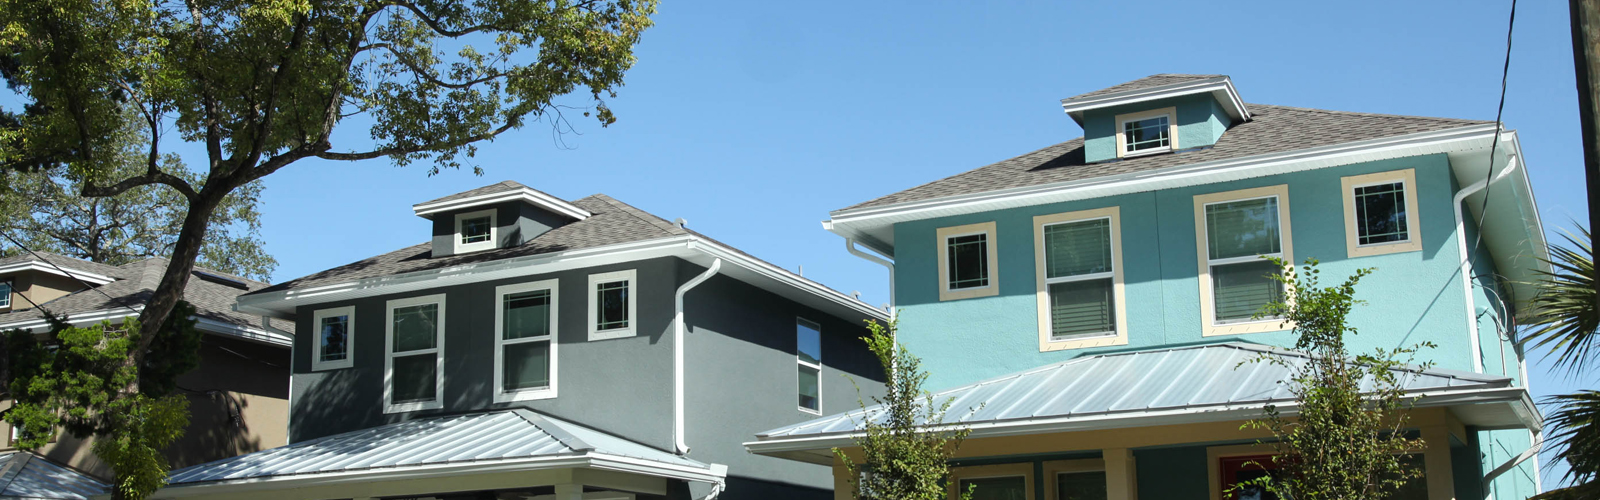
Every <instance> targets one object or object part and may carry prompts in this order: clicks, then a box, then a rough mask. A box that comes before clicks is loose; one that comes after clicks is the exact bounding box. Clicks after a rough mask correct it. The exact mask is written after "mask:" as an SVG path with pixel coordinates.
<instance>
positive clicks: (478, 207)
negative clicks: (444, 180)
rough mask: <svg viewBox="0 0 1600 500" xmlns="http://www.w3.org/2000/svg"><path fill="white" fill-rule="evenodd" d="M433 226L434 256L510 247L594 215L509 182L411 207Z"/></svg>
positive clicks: (561, 200)
mask: <svg viewBox="0 0 1600 500" xmlns="http://www.w3.org/2000/svg"><path fill="white" fill-rule="evenodd" d="M411 210H412V211H413V212H415V213H416V214H417V216H418V217H422V218H424V219H428V220H431V221H433V256H434V257H446V256H451V255H460V254H465V253H472V252H480V251H484V250H494V249H497V248H510V247H514V246H518V245H521V244H523V243H526V242H528V241H530V240H532V239H534V238H537V237H539V235H541V234H544V233H545V232H546V231H549V230H551V229H555V228H558V227H561V226H564V225H566V224H568V223H571V222H574V221H580V220H583V219H586V218H588V217H589V216H590V213H589V212H588V211H587V210H584V209H582V208H578V207H577V206H575V205H573V204H571V203H568V202H567V201H566V200H563V199H560V198H557V197H554V196H551V195H549V194H547V193H544V192H541V191H539V190H536V189H533V188H530V187H528V186H524V185H522V184H520V183H517V182H515V181H505V182H501V183H498V184H492V185H489V186H484V187H481V188H478V189H473V190H471V191H466V192H461V193H456V194H453V195H450V196H446V197H443V198H439V199H437V200H433V201H428V202H425V203H419V204H416V205H412V206H411Z"/></svg>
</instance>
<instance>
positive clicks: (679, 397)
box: [672, 258, 722, 455]
mask: <svg viewBox="0 0 1600 500" xmlns="http://www.w3.org/2000/svg"><path fill="white" fill-rule="evenodd" d="M721 269H722V259H721V258H718V259H717V260H714V261H711V268H710V269H707V270H706V272H703V273H700V275H699V276H695V277H694V279H691V280H689V282H688V283H684V284H683V286H680V287H678V293H676V294H674V295H673V297H672V310H673V316H672V335H673V340H672V443H673V445H674V446H677V448H678V454H679V455H688V454H689V444H688V443H685V442H684V438H683V342H684V340H685V339H684V333H685V331H686V330H687V328H684V325H683V294H685V293H688V292H689V290H690V289H693V288H694V287H696V286H699V285H700V284H701V283H704V282H705V281H706V280H708V279H711V277H712V276H716V274H717V271H718V270H721Z"/></svg>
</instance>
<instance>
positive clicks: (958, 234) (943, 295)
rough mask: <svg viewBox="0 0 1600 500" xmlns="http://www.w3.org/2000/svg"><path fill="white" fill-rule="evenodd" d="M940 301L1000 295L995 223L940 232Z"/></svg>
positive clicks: (947, 228)
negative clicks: (996, 276)
mask: <svg viewBox="0 0 1600 500" xmlns="http://www.w3.org/2000/svg"><path fill="white" fill-rule="evenodd" d="M936 233H937V235H938V237H939V246H940V250H939V252H940V253H939V300H954V299H964V298H970V297H987V296H992V295H996V294H997V293H998V291H999V287H998V284H997V283H996V278H995V274H994V273H995V272H996V270H997V268H998V265H997V262H996V259H995V257H996V256H995V251H994V248H993V246H994V241H995V236H994V235H995V223H993V222H984V223H980V224H969V225H965V226H956V227H945V228H939V230H938V231H936Z"/></svg>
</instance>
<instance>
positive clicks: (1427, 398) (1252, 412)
mask: <svg viewBox="0 0 1600 500" xmlns="http://www.w3.org/2000/svg"><path fill="white" fill-rule="evenodd" d="M1407 397H1408V398H1414V399H1415V400H1416V404H1415V407H1417V408H1430V407H1441V406H1456V405H1466V404H1487V403H1510V404H1512V405H1514V406H1513V409H1516V406H1517V405H1524V404H1526V405H1529V406H1531V404H1532V402H1531V400H1530V399H1528V398H1529V396H1528V391H1527V389H1525V388H1522V387H1495V388H1488V389H1481V388H1480V389H1443V390H1436V391H1421V392H1416V393H1411V394H1408V395H1407ZM1525 401H1526V403H1524V402H1525ZM1267 403H1269V402H1259V401H1258V402H1252V403H1234V404H1224V405H1207V406H1194V407H1186V408H1178V409H1170V410H1157V411H1117V412H1106V413H1099V414H1093V415H1084V416H1079V415H1072V416H1067V417H1053V418H1042V419H1031V418H1030V419H1017V420H1008V421H1002V422H986V423H976V424H959V425H955V426H937V427H933V428H931V429H930V430H949V429H956V428H966V429H970V430H971V431H972V432H971V434H969V435H968V436H967V438H968V439H974V438H984V437H1003V436H1020V435H1034V434H1049V433H1058V432H1077V431H1097V430H1108V429H1123V428H1131V427H1150V426H1157V425H1176V424H1194V423H1207V422H1226V421H1234V420H1245V419H1250V418H1256V417H1259V416H1261V408H1262V406H1263V405H1264V404H1267ZM1273 404H1275V405H1276V406H1277V408H1278V411H1279V412H1280V413H1281V414H1283V415H1288V416H1292V415H1295V414H1296V413H1298V411H1299V405H1297V404H1295V403H1294V402H1293V401H1289V402H1276V403H1273ZM1534 415H1535V416H1536V415H1537V414H1536V413H1535V414H1534ZM1519 418H1520V419H1521V420H1523V422H1524V423H1525V424H1527V423H1528V422H1529V421H1530V420H1529V419H1528V418H1522V417H1519ZM1533 420H1537V419H1536V418H1534V419H1533ZM857 437H860V433H859V432H854V431H846V432H834V433H828V434H819V435H814V436H806V437H799V438H778V439H769V440H757V441H749V442H746V443H744V446H745V449H746V450H747V451H749V452H750V453H755V454H768V453H775V452H794V451H808V450H818V449H829V448H836V447H841V446H851V445H853V444H854V443H855V439H856V438H857Z"/></svg>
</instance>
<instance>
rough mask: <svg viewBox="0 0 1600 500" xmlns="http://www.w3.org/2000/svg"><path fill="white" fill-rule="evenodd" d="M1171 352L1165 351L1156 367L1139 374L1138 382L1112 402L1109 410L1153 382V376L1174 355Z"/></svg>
mask: <svg viewBox="0 0 1600 500" xmlns="http://www.w3.org/2000/svg"><path fill="white" fill-rule="evenodd" d="M1173 352H1174V351H1166V352H1163V353H1161V357H1160V358H1159V359H1157V360H1156V366H1154V367H1151V368H1150V369H1149V370H1147V371H1145V372H1144V373H1142V374H1140V376H1139V380H1138V381H1137V382H1134V383H1133V386H1132V387H1129V388H1128V389H1127V390H1126V391H1123V393H1122V397H1119V398H1117V399H1116V401H1112V402H1111V406H1110V408H1116V407H1118V406H1121V405H1122V402H1123V401H1125V400H1127V399H1128V398H1130V397H1133V395H1134V394H1137V393H1138V391H1139V388H1141V387H1144V384H1145V383H1148V382H1150V381H1152V380H1154V379H1155V377H1154V376H1153V375H1154V374H1155V373H1156V372H1157V371H1159V370H1161V367H1163V366H1166V365H1167V361H1168V360H1170V359H1172V358H1173V357H1174V356H1175V354H1173ZM1168 385H1171V383H1170V382H1169V383H1168Z"/></svg>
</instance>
